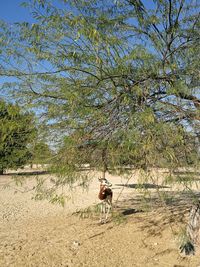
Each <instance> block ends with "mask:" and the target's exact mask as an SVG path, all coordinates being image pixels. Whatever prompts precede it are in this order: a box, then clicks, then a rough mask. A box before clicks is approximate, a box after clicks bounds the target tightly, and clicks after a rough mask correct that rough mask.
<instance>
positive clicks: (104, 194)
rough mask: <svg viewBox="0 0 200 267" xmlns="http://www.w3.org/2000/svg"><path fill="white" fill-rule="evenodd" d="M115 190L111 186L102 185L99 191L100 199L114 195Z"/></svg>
mask: <svg viewBox="0 0 200 267" xmlns="http://www.w3.org/2000/svg"><path fill="white" fill-rule="evenodd" d="M112 195H113V192H112V190H111V189H110V188H107V187H105V186H101V188H100V192H99V199H100V200H104V199H106V198H107V197H108V196H111V197H112Z"/></svg>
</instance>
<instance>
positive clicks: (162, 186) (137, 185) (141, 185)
mask: <svg viewBox="0 0 200 267" xmlns="http://www.w3.org/2000/svg"><path fill="white" fill-rule="evenodd" d="M115 185H116V186H124V187H127V188H134V189H138V188H144V189H158V188H159V189H161V188H163V189H164V188H170V187H169V186H164V185H156V184H149V183H145V184H115Z"/></svg>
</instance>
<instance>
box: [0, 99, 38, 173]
mask: <svg viewBox="0 0 200 267" xmlns="http://www.w3.org/2000/svg"><path fill="white" fill-rule="evenodd" d="M35 135H36V127H35V122H34V117H33V114H31V113H23V112H22V111H21V109H20V107H19V106H17V105H13V104H8V103H6V102H4V101H2V100H1V101H0V174H3V172H4V170H5V169H7V168H13V169H16V168H18V167H22V166H24V164H26V163H27V162H28V160H29V159H30V157H31V153H30V151H29V149H28V147H27V145H28V144H29V143H31V142H32V140H33V139H34V138H35Z"/></svg>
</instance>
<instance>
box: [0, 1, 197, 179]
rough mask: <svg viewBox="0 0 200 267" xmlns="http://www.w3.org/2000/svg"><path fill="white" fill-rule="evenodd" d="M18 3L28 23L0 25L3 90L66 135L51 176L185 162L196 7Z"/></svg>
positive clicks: (192, 121) (193, 102)
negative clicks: (83, 168)
mask: <svg viewBox="0 0 200 267" xmlns="http://www.w3.org/2000/svg"><path fill="white" fill-rule="evenodd" d="M23 5H24V6H28V7H29V8H30V9H31V10H32V15H33V17H34V20H35V23H33V24H29V23H26V22H24V23H19V24H16V25H15V26H14V25H13V26H12V27H9V25H7V24H6V23H3V22H2V24H1V34H2V38H1V41H0V46H1V58H0V60H1V61H0V75H2V76H7V77H15V81H14V82H12V83H8V82H7V83H6V84H5V85H4V87H3V88H2V90H3V89H4V90H6V92H8V93H9V92H12V96H14V97H16V98H17V99H18V101H21V103H23V105H24V104H25V105H27V107H29V108H30V107H31V108H36V109H37V110H39V113H40V115H41V122H42V123H43V125H45V123H46V129H48V130H49V129H50V128H51V136H58V135H60V136H63V135H66V136H68V137H67V141H66V140H65V143H67V146H66V148H65V149H61V150H60V151H62V155H61V154H60V153H59V154H58V159H57V162H58V164H59V165H62V164H63V168H60V167H58V168H57V170H62V171H63V170H65V171H66V172H65V173H69V171H72V170H73V171H76V170H77V167H79V166H80V165H82V164H83V163H86V162H87V163H88V162H90V163H93V164H94V163H95V166H96V167H98V168H100V169H102V170H103V171H106V170H107V169H109V166H110V168H111V167H112V168H114V167H115V166H119V165H121V166H122V165H124V164H125V163H128V164H131V165H134V166H136V167H138V168H143V169H147V168H148V167H151V166H157V165H159V163H160V162H161V161H162V162H167V164H168V166H171V167H172V168H173V167H175V166H177V165H180V164H181V162H184V161H183V157H184V156H186V155H188V153H190V152H191V150H192V148H193V144H190V142H188V140H189V138H188V133H187V132H186V130H187V131H191V134H192V135H196V136H197V138H199V120H200V114H199V112H200V99H199V93H198V90H199V62H200V59H199V55H200V53H199V52H200V51H199V47H200V46H199V40H200V34H199V33H200V31H199V26H200V21H199V5H198V1H192V2H191V3H190V1H184V0H168V1H161V0H155V1H152V2H151V3H150V2H149V1H148V2H147V1H139V0H138V1H132V0H121V1H116V0H113V1H104V0H103V1H95V0H89V1H82V0H76V1H75V0H70V1H64V0H63V1H61V6H60V8H59V7H58V6H53V4H52V2H51V1H45V0H37V1H36V0H34V1H29V2H28V3H24V4H23ZM54 134H55V135H54ZM192 139H194V138H193V137H192ZM198 145H199V141H198V139H197V146H198ZM64 154H65V155H64ZM63 155H64V156H63ZM193 162H195V161H194V160H193ZM69 177H71V175H69ZM67 181H68V180H67V179H66V180H65V182H67Z"/></svg>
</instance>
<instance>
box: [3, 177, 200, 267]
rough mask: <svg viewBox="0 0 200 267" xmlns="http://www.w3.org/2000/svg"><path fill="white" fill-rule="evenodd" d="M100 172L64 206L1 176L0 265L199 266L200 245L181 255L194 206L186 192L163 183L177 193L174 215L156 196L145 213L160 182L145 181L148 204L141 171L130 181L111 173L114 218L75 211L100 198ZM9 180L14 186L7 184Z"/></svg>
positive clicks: (166, 189)
mask: <svg viewBox="0 0 200 267" xmlns="http://www.w3.org/2000/svg"><path fill="white" fill-rule="evenodd" d="M93 175H94V174H93ZM163 175H164V174H163V173H161V174H160V176H159V177H162V176H163ZM99 176H100V174H99V173H95V175H94V180H93V182H92V183H91V186H90V188H89V191H88V192H83V191H82V190H81V189H78V190H77V191H76V193H74V194H73V196H74V199H73V201H69V202H67V203H66V206H65V207H64V208H62V207H60V206H57V205H52V204H49V203H48V202H47V201H35V200H33V199H32V197H33V192H32V191H29V192H27V193H23V192H21V191H23V188H22V187H18V188H17V187H16V186H14V184H13V183H12V180H11V175H4V176H0V266H1V267H4V266H13V267H14V266H15V267H22V266H27V267H28V266H33V267H40V266H41V267H43V266H52V267H53V266H55V267H59V266H65V267H67V266H68V267H79V266H85V267H93V266H96V267H110V266H113V267H121V266H122V267H123V266H124V267H129V266H130V267H132V266H133V267H134V266H139V267H150V266H160V267H165V266H166V267H167V266H169V267H186V266H188V267H199V266H200V252H199V248H197V252H196V255H195V256H191V257H183V256H181V255H180V254H179V252H178V249H177V248H178V233H179V232H180V228H179V227H180V226H181V225H183V223H184V222H185V221H186V220H187V216H188V208H189V207H190V200H188V198H187V195H185V194H181V195H178V193H177V190H178V189H177V188H171V187H165V186H160V192H162V193H163V192H169V191H170V192H171V193H172V194H173V193H174V192H175V193H176V195H177V199H176V200H175V201H174V202H170V201H169V205H168V207H167V208H168V210H171V212H173V216H172V215H170V211H167V210H165V209H163V208H161V207H160V202H159V201H157V202H155V201H154V203H155V204H154V207H153V209H151V210H148V212H146V208H147V206H148V204H149V202H150V201H151V199H152V200H154V199H153V198H154V197H155V196H154V193H155V191H156V188H155V186H154V185H153V184H146V185H145V186H146V188H148V189H149V192H151V193H152V195H151V196H149V195H146V199H148V201H149V202H148V201H147V202H145V203H144V199H141V198H140V194H139V193H138V190H137V189H136V184H137V183H138V176H137V175H134V176H133V177H132V178H131V179H130V181H129V186H126V185H125V183H126V180H124V179H121V178H120V177H119V176H111V175H109V176H108V179H109V181H110V182H112V184H113V192H114V203H115V208H114V217H113V218H111V219H110V220H109V222H108V223H106V224H103V225H100V224H99V223H98V216H99V215H98V214H94V215H93V216H89V215H90V213H86V214H85V217H87V218H84V219H83V218H80V217H79V216H78V215H74V214H73V215H72V213H74V212H76V211H79V210H80V209H85V208H87V207H88V206H91V205H93V206H94V205H96V204H97V203H98V199H97V194H98V187H99V184H98V182H97V178H98V177H99ZM41 177H47V175H41ZM33 179H34V175H33V176H30V178H29V181H28V183H25V185H24V186H23V187H29V188H31V186H32V184H33V183H34V182H33ZM158 182H159V179H158ZM197 182H198V179H197ZM8 183H9V185H10V186H9V187H6V188H5V185H6V184H8ZM179 189H180V188H179ZM197 189H198V188H196V190H197ZM121 190H122V192H121ZM119 194H120V198H119V200H118V202H117V203H116V200H117V199H118V197H119ZM144 211H145V212H144ZM78 214H84V213H80V212H79V213H78ZM175 221H176V223H175Z"/></svg>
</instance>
